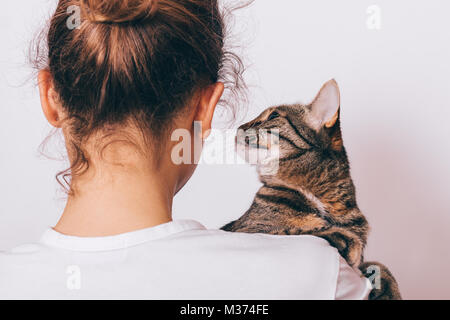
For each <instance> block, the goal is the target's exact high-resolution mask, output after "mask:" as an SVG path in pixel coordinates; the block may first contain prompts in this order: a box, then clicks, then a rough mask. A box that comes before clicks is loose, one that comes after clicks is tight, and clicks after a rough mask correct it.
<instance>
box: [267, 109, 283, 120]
mask: <svg viewBox="0 0 450 320" xmlns="http://www.w3.org/2000/svg"><path fill="white" fill-rule="evenodd" d="M279 117H280V114H279V113H278V112H277V111H274V112H272V113H271V114H270V115H269V117H268V118H267V121H270V120H274V119H276V118H279Z"/></svg>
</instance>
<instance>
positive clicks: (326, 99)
mask: <svg viewBox="0 0 450 320" xmlns="http://www.w3.org/2000/svg"><path fill="white" fill-rule="evenodd" d="M239 129H240V134H238V137H237V149H238V152H239V153H240V154H241V155H244V156H246V158H248V157H249V154H251V153H252V152H254V151H255V150H266V149H269V153H270V149H271V148H277V149H279V151H274V150H272V151H273V154H274V157H275V156H276V157H278V165H279V169H278V170H277V171H275V173H273V172H272V174H264V173H263V172H264V170H261V168H263V167H264V166H265V165H266V164H263V163H260V162H258V165H257V166H258V171H259V174H260V178H261V180H262V181H263V182H270V181H271V180H273V179H277V178H278V179H283V180H288V179H289V178H295V179H297V181H298V183H300V184H303V185H305V186H306V187H308V185H310V184H312V185H314V184H324V183H328V182H334V181H337V180H340V179H341V178H345V177H346V175H347V176H348V178H349V170H348V167H349V165H348V160H347V156H346V152H345V149H344V145H343V141H342V135H341V128H340V91H339V87H338V85H337V83H336V81H335V80H330V81H328V82H327V83H325V84H324V85H323V87H322V88H321V89H320V91H319V93H318V94H317V96H316V98H315V99H314V100H313V102H311V103H310V104H307V105H303V104H294V105H281V106H277V107H271V108H268V109H266V110H265V111H264V112H263V113H262V114H261V115H259V116H258V117H257V118H256V119H254V120H252V121H250V122H248V123H246V124H244V125H242V126H241V127H240V128H239ZM277 130H278V131H279V132H278V135H279V138H278V139H275V141H276V140H279V144H278V145H276V144H274V143H271V141H274V140H273V139H271V132H272V138H273V136H276V135H277V133H276V131H277ZM248 132H252V134H250V135H248V134H243V133H248ZM260 132H263V133H265V134H264V135H261V134H260ZM255 133H256V138H255V136H254V134H255ZM266 133H268V134H266ZM252 135H253V136H252ZM271 165H273V162H272V164H271ZM302 179H303V180H304V181H302ZM311 187H312V186H311Z"/></svg>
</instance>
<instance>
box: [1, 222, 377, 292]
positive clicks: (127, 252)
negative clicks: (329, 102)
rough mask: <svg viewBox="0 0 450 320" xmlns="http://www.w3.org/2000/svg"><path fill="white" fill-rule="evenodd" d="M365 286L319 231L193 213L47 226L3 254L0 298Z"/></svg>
mask: <svg viewBox="0 0 450 320" xmlns="http://www.w3.org/2000/svg"><path fill="white" fill-rule="evenodd" d="M370 290H371V285H370V282H369V280H367V279H365V278H363V277H362V276H361V274H360V273H358V272H356V271H354V270H353V269H352V268H350V267H349V266H348V264H347V263H346V262H345V261H344V260H343V259H342V258H341V257H340V255H339V254H338V252H337V250H336V249H335V248H333V247H331V246H330V245H329V244H328V242H327V241H325V240H323V239H321V238H318V237H314V236H272V235H264V234H244V233H229V232H224V231H220V230H207V229H206V228H205V227H203V226H202V225H201V224H200V223H198V222H195V221H191V220H179V221H173V222H170V223H166V224H163V225H159V226H156V227H153V228H148V229H144V230H139V231H135V232H130V233H125V234H121V235H117V236H110V237H98V238H80V237H73V236H66V235H63V234H60V233H58V232H56V231H54V230H53V229H51V228H50V229H48V230H47V231H46V232H45V233H44V235H43V236H42V238H41V240H40V241H39V242H38V243H36V244H28V245H22V246H20V247H17V248H15V249H13V250H11V251H9V252H3V253H0V299H173V300H180V299H183V300H184V299H186V300H190V299H193V300H198V299H206V300H216V299H224V300H228V299H231V300H247V299H249V300H250V299H254V300H275V299H288V300H293V299H366V298H367V296H368V294H369V292H370Z"/></svg>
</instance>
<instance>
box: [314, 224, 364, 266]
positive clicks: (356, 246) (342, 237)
mask: <svg viewBox="0 0 450 320" xmlns="http://www.w3.org/2000/svg"><path fill="white" fill-rule="evenodd" d="M311 234H312V235H315V236H318V237H321V238H324V239H325V240H327V241H328V242H329V243H330V245H331V246H333V247H335V248H336V249H337V250H338V251H339V254H340V255H341V256H342V257H343V258H344V259H345V260H346V261H347V263H348V264H349V265H350V266H351V267H353V268H357V267H358V266H359V265H360V264H361V262H362V259H363V250H364V242H363V240H362V239H361V238H360V237H359V236H358V235H357V234H355V233H353V232H351V231H350V230H348V229H346V228H340V227H331V228H329V229H327V230H323V231H320V232H317V233H311Z"/></svg>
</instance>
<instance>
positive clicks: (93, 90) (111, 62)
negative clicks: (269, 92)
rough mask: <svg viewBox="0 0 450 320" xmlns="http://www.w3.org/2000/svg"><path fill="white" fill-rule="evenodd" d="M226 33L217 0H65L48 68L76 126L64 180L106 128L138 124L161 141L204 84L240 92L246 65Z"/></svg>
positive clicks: (51, 36)
mask: <svg viewBox="0 0 450 320" xmlns="http://www.w3.org/2000/svg"><path fill="white" fill-rule="evenodd" d="M72 6H76V8H79V10H80V12H81V23H80V25H79V26H78V27H77V28H69V27H68V24H67V21H68V19H69V18H70V16H71V13H70V12H71V8H73V7H72ZM225 32H226V29H225V26H224V15H223V13H222V12H221V11H220V9H219V5H218V1H217V0H158V1H156V0H108V1H106V0H60V1H59V2H58V6H57V8H56V12H55V13H54V15H53V17H52V18H51V20H50V25H49V29H48V33H47V34H46V38H47V39H46V47H47V48H46V51H45V53H46V54H45V57H44V67H45V68H48V70H49V71H50V72H51V74H52V76H53V81H54V83H53V84H54V86H55V89H56V91H57V93H58V95H59V98H60V100H61V103H62V105H63V107H64V109H65V111H66V113H67V116H68V117H67V120H68V121H70V130H71V131H70V137H71V141H70V150H71V152H73V153H74V155H75V156H74V159H73V161H72V163H71V167H70V169H68V170H66V171H64V172H62V173H60V174H59V175H58V177H62V178H63V180H64V182H65V183H67V184H68V185H69V186H70V182H69V181H68V178H70V177H71V175H74V174H76V173H78V174H80V173H81V172H83V171H84V170H86V169H87V168H88V167H89V160H88V159H89V156H88V155H87V154H86V153H85V151H84V150H83V142H85V141H86V140H87V139H88V138H89V137H90V136H92V134H94V133H97V132H99V131H101V130H103V129H104V128H108V127H111V126H114V125H117V124H123V123H125V122H127V121H129V120H132V122H133V123H134V124H136V125H137V126H138V128H139V129H140V131H141V132H142V133H144V134H145V135H147V136H149V135H151V136H152V137H161V136H162V135H163V134H164V133H165V132H166V131H167V129H168V128H169V127H170V125H171V120H172V119H173V117H174V116H175V115H176V114H177V113H179V112H181V111H183V110H186V108H187V107H188V105H189V103H190V101H191V99H192V98H193V97H194V95H195V93H196V92H197V91H198V90H199V89H201V88H202V87H204V86H207V85H208V84H212V83H215V82H218V81H221V82H224V83H225V88H226V89H228V94H229V95H230V94H231V96H232V97H236V96H237V95H239V92H240V91H241V90H240V89H242V88H244V87H245V85H244V83H243V81H242V74H243V72H244V68H243V64H242V62H241V60H240V59H239V58H238V57H237V56H236V55H235V54H233V53H231V52H228V51H227V50H226V48H225ZM41 52H42V51H41ZM38 55H39V52H38ZM36 61H39V59H38V60H36ZM42 67H43V65H42V61H40V63H39V67H38V68H40V69H42ZM231 100H233V99H231ZM227 101H230V100H227ZM153 140H154V139H153ZM153 147H155V146H153ZM58 181H60V183H62V182H63V181H61V180H58Z"/></svg>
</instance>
